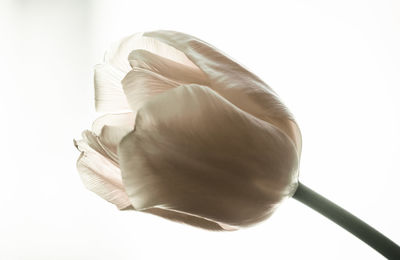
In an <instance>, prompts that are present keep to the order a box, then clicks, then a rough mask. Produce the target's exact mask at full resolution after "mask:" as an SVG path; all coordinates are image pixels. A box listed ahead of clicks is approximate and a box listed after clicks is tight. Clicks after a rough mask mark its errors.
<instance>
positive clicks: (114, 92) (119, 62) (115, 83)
mask: <svg viewBox="0 0 400 260" xmlns="http://www.w3.org/2000/svg"><path fill="white" fill-rule="evenodd" d="M142 34H143V33H137V34H134V35H131V36H128V37H125V38H124V39H122V40H121V41H119V42H117V43H115V44H113V45H112V46H111V47H110V49H109V50H108V51H107V52H106V54H105V56H104V63H103V64H99V65H97V66H96V68H95V104H96V110H97V111H98V112H111V113H115V112H118V111H125V110H127V109H129V106H128V104H127V101H126V98H125V97H124V93H123V89H122V85H121V80H122V79H123V78H124V77H125V76H126V74H127V73H128V72H129V71H130V70H131V66H130V64H129V61H128V56H129V53H131V52H132V51H133V50H138V49H143V50H148V51H150V52H152V53H155V54H157V55H159V56H161V57H165V58H167V59H170V60H172V61H175V62H178V63H181V64H185V65H186V66H189V67H196V65H194V64H193V63H192V62H191V61H190V60H189V59H188V58H187V57H186V56H185V54H183V53H182V52H181V51H178V50H176V49H175V48H173V47H171V46H169V45H167V44H165V43H162V42H160V41H158V40H156V39H153V38H149V37H143V36H142Z"/></svg>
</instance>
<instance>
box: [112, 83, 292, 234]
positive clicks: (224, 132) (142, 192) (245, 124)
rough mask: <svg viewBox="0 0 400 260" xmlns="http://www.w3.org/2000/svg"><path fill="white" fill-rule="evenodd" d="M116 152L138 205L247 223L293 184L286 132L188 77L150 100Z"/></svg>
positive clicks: (229, 222)
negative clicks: (193, 82)
mask: <svg viewBox="0 0 400 260" xmlns="http://www.w3.org/2000/svg"><path fill="white" fill-rule="evenodd" d="M118 154H119V156H120V166H121V170H122V178H123V182H124V185H125V189H126V192H127V194H128V196H129V198H130V200H131V202H132V205H133V206H134V207H135V208H136V209H138V210H146V209H149V208H153V207H157V208H162V209H167V210H174V211H179V212H183V213H187V214H190V215H194V216H199V217H202V218H205V219H207V220H210V221H213V222H219V223H222V224H224V225H229V226H238V227H240V226H248V225H252V224H255V223H257V222H259V221H261V220H263V219H265V218H267V217H268V216H270V215H271V214H272V212H273V211H274V210H275V209H276V207H277V205H279V203H280V202H281V201H282V200H283V199H284V198H286V197H288V196H291V195H292V194H293V192H294V191H295V189H296V187H297V178H298V174H297V168H298V158H297V154H296V148H295V146H294V145H293V142H292V141H291V140H290V138H288V137H287V135H285V134H284V133H283V132H282V131H281V130H280V129H279V128H277V127H275V126H273V125H271V124H269V123H267V122H265V121H262V120H259V119H258V118H256V117H254V116H252V115H250V114H248V113H247V112H244V111H243V110H240V109H238V108H237V107H236V106H234V105H233V104H231V103H230V102H229V101H228V100H226V99H224V98H223V97H222V96H220V95H219V94H218V93H216V92H215V91H213V90H212V89H210V88H208V87H203V86H199V85H194V84H192V85H184V86H180V87H177V88H174V89H171V90H168V91H166V92H164V93H162V94H159V95H157V96H155V97H153V98H152V99H150V100H149V101H148V102H147V103H146V104H145V105H144V106H143V107H142V108H141V109H140V110H139V111H138V114H137V117H136V124H135V130H134V131H132V132H131V133H129V134H128V135H126V136H125V137H124V138H123V139H122V141H121V143H120V145H119V147H118Z"/></svg>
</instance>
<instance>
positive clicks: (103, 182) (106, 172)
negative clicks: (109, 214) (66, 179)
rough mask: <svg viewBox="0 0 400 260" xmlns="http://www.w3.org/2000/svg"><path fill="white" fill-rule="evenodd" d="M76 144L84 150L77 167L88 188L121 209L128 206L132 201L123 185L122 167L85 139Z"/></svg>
mask: <svg viewBox="0 0 400 260" xmlns="http://www.w3.org/2000/svg"><path fill="white" fill-rule="evenodd" d="M75 145H76V147H77V148H78V149H79V150H80V151H81V152H82V153H81V156H80V157H79V159H78V162H77V168H78V172H79V173H80V177H81V179H82V182H83V184H84V185H85V186H86V188H87V189H89V190H90V191H92V192H94V193H96V194H97V195H99V196H100V197H102V198H103V199H105V200H107V201H109V202H111V203H113V204H115V205H116V206H117V207H118V208H119V209H123V208H126V207H128V206H129V205H130V204H131V203H130V200H129V198H128V196H127V194H126V193H125V189H124V187H123V185H122V179H121V171H120V169H119V168H118V167H117V166H116V165H115V164H113V163H112V162H111V161H110V160H108V159H107V158H106V157H104V156H103V155H102V154H100V153H99V152H97V151H96V150H94V149H93V148H92V147H91V146H89V144H88V143H87V142H86V141H85V140H79V141H75Z"/></svg>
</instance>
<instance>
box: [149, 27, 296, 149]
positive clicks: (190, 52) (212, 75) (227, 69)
mask: <svg viewBox="0 0 400 260" xmlns="http://www.w3.org/2000/svg"><path fill="white" fill-rule="evenodd" d="M143 35H144V36H147V37H152V38H154V39H157V40H159V41H162V42H164V43H166V44H168V45H171V46H172V47H174V48H176V49H178V50H180V51H182V52H183V53H184V54H185V55H186V56H187V57H188V58H189V59H190V60H191V61H192V62H193V63H194V64H195V65H197V66H198V67H199V68H200V69H201V70H202V71H203V72H204V73H205V74H206V75H207V77H208V78H209V81H210V82H211V85H210V87H211V88H213V89H214V90H215V91H216V92H218V93H219V94H220V95H222V96H223V97H224V98H226V99H228V100H229V101H230V102H231V103H232V104H234V105H236V106H237V107H239V108H240V109H242V110H244V111H246V112H248V113H250V114H252V115H254V116H256V117H258V118H259V119H262V120H264V121H266V122H270V123H272V124H274V125H275V126H277V127H279V128H280V129H281V130H282V131H283V132H284V133H286V134H287V135H288V136H289V137H290V138H291V139H292V141H293V142H294V143H295V145H296V147H297V151H298V154H299V156H300V151H301V135H300V130H299V128H298V126H297V124H296V123H295V121H294V119H293V116H292V115H291V113H290V112H289V110H288V109H287V108H286V107H285V106H284V105H283V103H282V102H281V101H280V99H279V97H278V96H277V95H276V93H275V92H274V91H273V90H272V89H271V88H270V87H269V86H268V85H267V84H265V83H264V82H263V81H262V80H261V79H260V78H258V77H257V76H256V75H254V74H253V73H251V72H250V71H248V70H247V69H245V68H244V67H243V66H241V65H239V64H238V63H236V62H235V61H233V60H232V59H231V58H229V57H228V56H227V55H225V54H223V53H222V52H221V51H219V50H217V49H216V48H215V47H213V46H211V45H210V44H208V43H206V42H204V41H202V40H200V39H197V38H195V37H193V36H190V35H187V34H183V33H179V32H174V31H153V32H146V33H144V34H143Z"/></svg>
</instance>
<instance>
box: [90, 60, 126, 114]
mask: <svg viewBox="0 0 400 260" xmlns="http://www.w3.org/2000/svg"><path fill="white" fill-rule="evenodd" d="M123 77H125V73H123V72H121V71H119V70H117V69H115V68H114V67H113V66H111V65H110V64H99V65H97V66H96V67H95V71H94V88H95V92H94V94H95V106H96V111H97V112H118V111H129V110H130V108H129V105H128V102H127V100H126V97H125V94H124V91H123V90H122V87H121V80H122V78H123Z"/></svg>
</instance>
